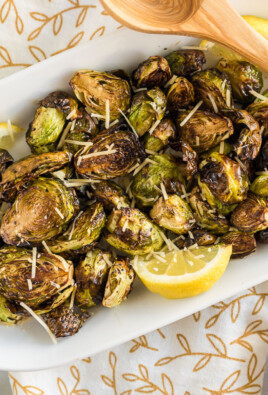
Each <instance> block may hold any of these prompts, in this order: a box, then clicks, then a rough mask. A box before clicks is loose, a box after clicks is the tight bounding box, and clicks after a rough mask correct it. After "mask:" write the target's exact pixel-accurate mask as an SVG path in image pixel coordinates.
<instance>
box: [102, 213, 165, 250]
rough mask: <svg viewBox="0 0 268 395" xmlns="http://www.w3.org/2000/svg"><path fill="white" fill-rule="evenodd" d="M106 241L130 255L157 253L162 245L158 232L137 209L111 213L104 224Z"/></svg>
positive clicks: (156, 227) (155, 226)
mask: <svg viewBox="0 0 268 395" xmlns="http://www.w3.org/2000/svg"><path fill="white" fill-rule="evenodd" d="M106 227H107V234H106V236H105V238H106V241H107V242H108V243H109V244H111V245H112V246H114V247H116V248H117V249H118V250H121V251H124V252H126V253H128V254H130V255H144V254H149V253H150V252H153V251H158V250H160V248H161V247H162V245H163V240H162V237H161V235H160V230H159V228H158V226H157V225H154V224H153V223H152V222H151V221H150V220H149V218H148V217H147V216H146V215H145V214H143V213H142V212H141V211H140V210H138V209H131V208H122V209H121V210H115V211H113V212H112V213H111V214H110V216H109V217H108V221H107V224H106Z"/></svg>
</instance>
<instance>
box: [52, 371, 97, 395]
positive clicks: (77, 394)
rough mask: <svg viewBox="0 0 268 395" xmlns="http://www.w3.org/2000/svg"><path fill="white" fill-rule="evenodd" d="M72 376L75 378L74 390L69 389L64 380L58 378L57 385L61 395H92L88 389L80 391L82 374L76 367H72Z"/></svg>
mask: <svg viewBox="0 0 268 395" xmlns="http://www.w3.org/2000/svg"><path fill="white" fill-rule="evenodd" d="M70 372H71V375H72V376H73V378H74V380H75V383H74V386H73V387H72V389H70V390H69V389H68V388H67V385H66V383H65V382H64V380H63V379H62V378H60V377H58V378H57V385H58V389H59V391H60V395H90V392H89V390H87V389H82V388H80V389H78V388H77V387H78V385H79V384H80V372H79V370H78V368H77V367H76V366H74V365H73V366H71V367H70Z"/></svg>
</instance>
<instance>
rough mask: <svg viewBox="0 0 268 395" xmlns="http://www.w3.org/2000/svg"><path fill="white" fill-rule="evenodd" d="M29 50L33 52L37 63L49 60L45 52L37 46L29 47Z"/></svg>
mask: <svg viewBox="0 0 268 395" xmlns="http://www.w3.org/2000/svg"><path fill="white" fill-rule="evenodd" d="M28 49H29V51H30V52H31V54H32V56H33V57H34V58H35V60H37V62H41V61H42V60H44V59H46V58H47V56H46V54H45V52H44V51H43V50H42V49H41V48H39V47H37V46H35V45H29V47H28Z"/></svg>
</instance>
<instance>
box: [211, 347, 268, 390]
mask: <svg viewBox="0 0 268 395" xmlns="http://www.w3.org/2000/svg"><path fill="white" fill-rule="evenodd" d="M257 364H258V359H257V356H256V354H252V356H251V358H250V360H249V362H248V365H247V376H246V382H245V383H244V384H242V385H241V384H240V385H238V383H237V382H238V380H239V378H240V376H242V375H241V370H236V371H235V372H233V373H231V374H230V375H229V376H227V377H226V378H225V379H224V380H223V382H222V383H221V385H220V388H219V389H218V390H213V389H209V388H205V387H203V390H205V391H207V392H210V394H211V395H223V394H260V393H261V385H260V384H257V383H256V381H257V380H258V379H259V378H260V377H261V375H262V374H263V372H264V370H265V365H264V366H263V367H262V369H261V370H260V371H259V372H258V373H256V369H257Z"/></svg>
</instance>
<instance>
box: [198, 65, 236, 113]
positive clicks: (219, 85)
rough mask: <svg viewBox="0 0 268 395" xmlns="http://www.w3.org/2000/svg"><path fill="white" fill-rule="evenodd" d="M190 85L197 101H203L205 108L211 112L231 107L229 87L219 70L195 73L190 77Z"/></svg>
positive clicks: (224, 76) (225, 77)
mask: <svg viewBox="0 0 268 395" xmlns="http://www.w3.org/2000/svg"><path fill="white" fill-rule="evenodd" d="M192 83H193V86H194V90H195V93H196V97H197V99H198V100H203V103H204V105H205V107H207V108H209V109H210V110H211V111H215V110H216V109H218V110H221V109H223V108H227V107H228V106H229V107H230V106H231V105H232V93H231V86H230V84H229V82H228V80H227V76H226V75H224V74H222V73H221V72H220V71H219V70H217V69H207V70H204V71H201V72H200V73H196V74H195V75H194V76H193V77H192ZM228 91H229V92H228ZM228 97H229V99H228ZM227 100H229V103H227ZM212 103H213V104H214V105H213V104H212ZM215 105H216V108H215Z"/></svg>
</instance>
